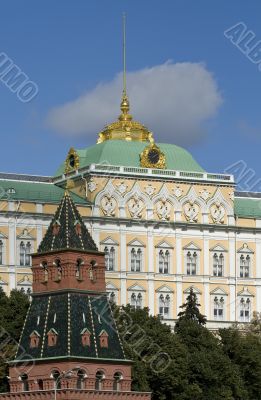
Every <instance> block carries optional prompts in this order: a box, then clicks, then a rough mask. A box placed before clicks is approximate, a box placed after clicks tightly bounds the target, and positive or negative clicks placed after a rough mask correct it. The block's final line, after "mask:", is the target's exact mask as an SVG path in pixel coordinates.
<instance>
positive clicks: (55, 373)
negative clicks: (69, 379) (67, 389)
mask: <svg viewBox="0 0 261 400" xmlns="http://www.w3.org/2000/svg"><path fill="white" fill-rule="evenodd" d="M51 377H52V378H53V380H54V387H55V388H56V389H61V379H60V378H61V376H60V372H59V371H58V370H54V371H53V372H52V374H51Z"/></svg>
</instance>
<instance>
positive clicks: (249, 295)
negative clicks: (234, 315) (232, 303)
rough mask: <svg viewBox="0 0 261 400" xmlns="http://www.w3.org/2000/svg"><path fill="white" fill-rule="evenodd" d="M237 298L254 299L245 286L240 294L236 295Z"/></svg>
mask: <svg viewBox="0 0 261 400" xmlns="http://www.w3.org/2000/svg"><path fill="white" fill-rule="evenodd" d="M237 296H247V297H254V295H253V293H251V292H250V291H249V290H248V287H247V286H244V288H243V289H242V290H240V292H238V293H237Z"/></svg>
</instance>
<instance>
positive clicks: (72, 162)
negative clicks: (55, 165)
mask: <svg viewBox="0 0 261 400" xmlns="http://www.w3.org/2000/svg"><path fill="white" fill-rule="evenodd" d="M79 166H80V159H79V156H78V154H77V152H76V151H75V150H74V148H73V147H71V148H70V150H69V153H68V155H67V157H66V160H65V170H64V172H65V173H66V174H68V173H69V172H72V171H75V170H76V169H79Z"/></svg>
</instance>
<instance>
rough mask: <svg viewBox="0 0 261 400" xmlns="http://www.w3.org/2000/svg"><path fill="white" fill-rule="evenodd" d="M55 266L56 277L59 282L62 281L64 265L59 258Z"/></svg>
mask: <svg viewBox="0 0 261 400" xmlns="http://www.w3.org/2000/svg"><path fill="white" fill-rule="evenodd" d="M54 265H55V266H56V276H57V280H58V281H60V280H61V279H62V265H61V260H59V259H58V258H57V259H56V260H55V262H54Z"/></svg>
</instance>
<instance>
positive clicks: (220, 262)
mask: <svg viewBox="0 0 261 400" xmlns="http://www.w3.org/2000/svg"><path fill="white" fill-rule="evenodd" d="M223 274H224V255H223V254H222V253H220V254H219V255H218V254H217V253H215V254H214V255H213V275H214V276H223Z"/></svg>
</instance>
